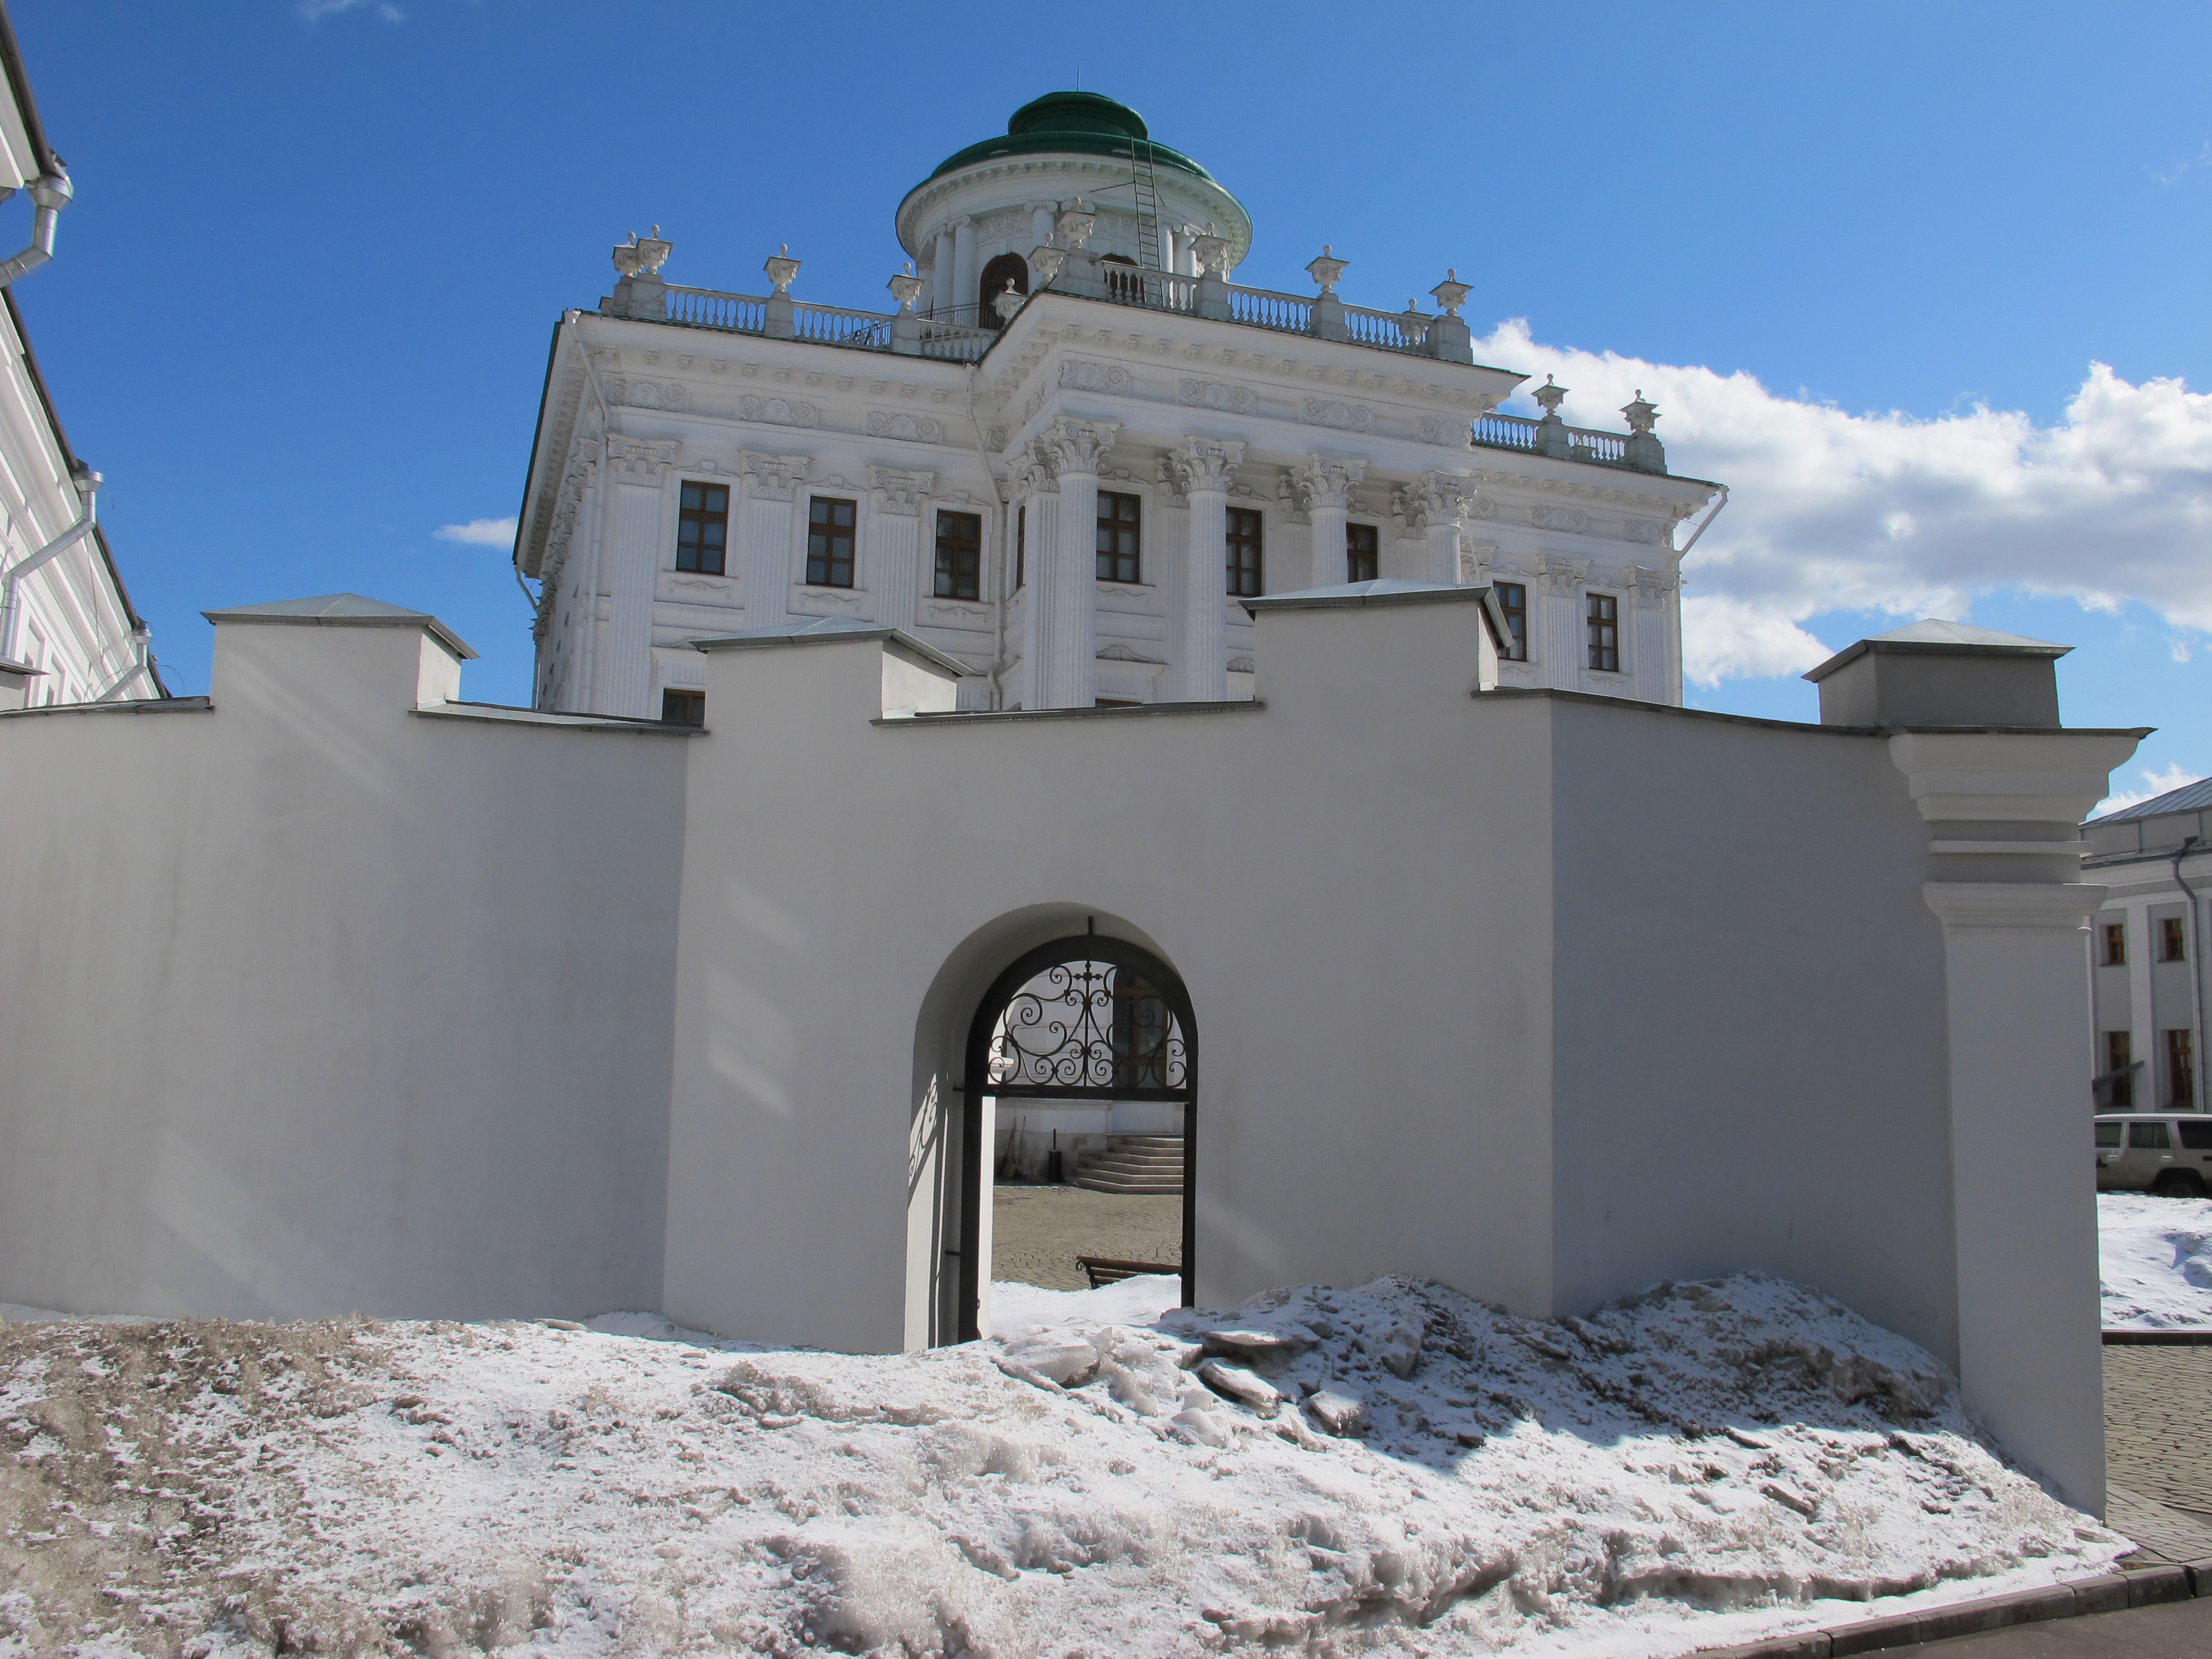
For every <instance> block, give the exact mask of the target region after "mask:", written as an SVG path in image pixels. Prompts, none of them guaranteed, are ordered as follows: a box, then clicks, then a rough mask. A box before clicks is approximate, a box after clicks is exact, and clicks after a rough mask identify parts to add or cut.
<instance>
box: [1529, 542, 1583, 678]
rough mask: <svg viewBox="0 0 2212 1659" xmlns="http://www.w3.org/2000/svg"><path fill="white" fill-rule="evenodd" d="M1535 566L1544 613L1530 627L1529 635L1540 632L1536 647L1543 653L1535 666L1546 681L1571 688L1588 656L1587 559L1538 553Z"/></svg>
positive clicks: (1581, 676) (1581, 674) (1580, 674)
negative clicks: (1585, 626)
mask: <svg viewBox="0 0 2212 1659" xmlns="http://www.w3.org/2000/svg"><path fill="white" fill-rule="evenodd" d="M1536 568H1537V571H1538V573H1539V575H1540V579H1541V586H1542V588H1543V592H1542V595H1541V599H1540V601H1539V603H1540V604H1541V607H1542V610H1543V615H1542V616H1541V617H1540V618H1536V619H1534V622H1532V625H1531V626H1530V629H1529V633H1530V634H1531V635H1539V634H1541V638H1542V643H1541V646H1540V647H1538V648H1539V649H1540V650H1541V651H1542V653H1543V654H1542V655H1541V657H1539V658H1538V659H1537V661H1536V669H1537V671H1538V672H1539V673H1540V674H1541V676H1542V678H1543V681H1544V684H1547V685H1553V686H1558V687H1559V688H1560V689H1561V690H1567V691H1571V690H1575V689H1576V688H1577V687H1578V686H1579V685H1581V684H1582V683H1583V664H1584V663H1585V662H1587V661H1588V660H1589V658H1588V656H1587V655H1586V654H1585V646H1586V644H1587V641H1586V640H1585V637H1584V635H1583V616H1582V609H1581V607H1582V587H1583V577H1585V576H1587V575H1588V574H1589V560H1588V559H1563V558H1561V557H1559V555H1557V554H1556V553H1540V554H1538V555H1537V556H1536ZM1535 623H1541V627H1538V626H1536V625H1535ZM1532 642H1533V641H1532Z"/></svg>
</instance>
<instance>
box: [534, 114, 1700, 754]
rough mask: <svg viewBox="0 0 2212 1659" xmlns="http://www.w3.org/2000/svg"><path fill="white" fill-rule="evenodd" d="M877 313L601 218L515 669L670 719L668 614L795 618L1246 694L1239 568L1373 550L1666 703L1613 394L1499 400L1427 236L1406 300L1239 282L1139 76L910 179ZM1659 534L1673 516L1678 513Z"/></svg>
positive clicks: (1529, 678) (1678, 487) (707, 619)
mask: <svg viewBox="0 0 2212 1659" xmlns="http://www.w3.org/2000/svg"><path fill="white" fill-rule="evenodd" d="M896 228H897V233H898V236H899V240H900V242H901V244H902V246H903V247H904V248H905V250H906V251H907V252H908V253H909V254H910V255H911V256H912V261H911V264H909V266H908V271H907V272H906V273H904V274H901V275H896V276H892V277H891V278H890V283H889V284H888V287H889V288H890V291H891V293H892V295H893V297H894V299H895V300H896V301H897V309H896V310H895V311H866V310H855V309H852V308H849V307H840V306H829V305H821V304H816V303H813V302H811V301H801V300H799V299H797V298H796V297H794V294H793V289H795V288H797V287H799V281H798V279H799V272H800V269H801V267H800V263H799V260H798V259H796V258H791V257H790V256H789V252H788V250H785V252H782V253H780V254H778V255H777V256H776V257H775V258H770V259H769V261H768V263H767V266H766V274H767V276H768V277H769V291H767V292H766V293H762V294H751V295H748V294H739V293H730V292H724V291H720V290H716V289H697V288H686V287H682V286H678V285H676V284H671V283H667V282H665V279H664V278H663V277H662V276H661V275H660V269H661V266H662V264H663V262H664V261H665V260H666V258H668V256H669V253H670V251H671V249H670V244H669V243H668V242H667V241H665V240H662V239H661V238H660V237H659V234H658V227H656V228H655V233H656V234H654V235H653V236H651V237H647V238H645V239H643V240H638V239H635V238H634V239H633V240H632V241H631V242H629V243H628V244H625V245H624V246H622V247H618V248H617V249H616V250H615V256H616V266H617V270H618V271H619V272H620V273H621V277H620V280H619V281H618V282H617V283H616V285H615V291H614V293H613V294H612V295H611V296H609V297H608V298H606V299H605V300H603V301H601V302H600V305H599V310H598V311H597V312H596V313H591V312H580V311H578V312H570V313H568V314H567V315H566V316H565V317H564V318H563V319H562V321H561V323H560V324H559V325H558V326H557V327H556V330H555V332H554V339H553V346H552V353H551V361H550V364H549V366H548V371H547V375H546V380H545V390H544V400H543V403H542V404H541V407H540V410H539V415H538V431H537V436H536V441H535V443H534V446H533V448H532V458H531V465H530V472H529V477H528V482H527V484H526V489H525V493H524V500H523V504H522V508H521V513H520V531H519V534H518V537H517V541H516V546H515V562H516V566H517V568H518V569H519V570H520V572H521V574H523V575H524V576H526V577H527V578H531V579H533V580H538V581H539V582H541V583H542V584H543V598H542V600H541V601H540V605H539V614H538V678H537V690H536V702H537V703H538V707H540V708H548V709H558V710H566V711H572V712H589V713H596V714H618V715H624V716H629V717H632V718H660V717H666V718H672V719H696V718H699V717H701V703H700V701H699V699H700V696H701V693H702V690H703V687H704V684H705V681H704V677H703V673H702V666H701V664H700V661H699V659H698V658H697V656H696V653H693V652H692V651H691V650H690V645H689V642H690V641H691V640H693V639H696V638H698V637H701V636H702V635H717V634H726V633H729V632H732V631H735V630H739V629H780V628H783V627H785V626H787V625H788V624H790V623H793V622H794V621H799V622H804V621H805V620H807V619H810V618H823V619H841V620H848V621H860V622H867V623H880V624H883V625H885V626H890V627H894V628H899V629H906V630H908V631H909V632H911V633H912V634H913V635H915V637H916V638H917V639H919V640H921V641H923V642H925V643H927V645H929V646H931V647H934V648H935V649H937V650H939V651H942V652H943V653H945V654H946V655H947V656H948V657H949V658H951V659H953V660H955V661H957V662H958V663H959V664H960V665H961V684H960V693H959V704H960V707H961V708H966V709H1015V708H1025V709H1037V708H1085V707H1090V706H1092V705H1093V704H1097V703H1104V704H1109V705H1111V704H1149V703H1160V702H1206V701H1216V700H1221V699H1227V698H1239V697H1249V696H1251V694H1252V684H1253V672H1254V668H1255V663H1254V651H1255V641H1254V634H1253V628H1252V623H1251V619H1250V617H1249V616H1248V615H1247V614H1246V613H1245V612H1244V611H1243V610H1242V609H1241V608H1240V607H1239V605H1237V600H1239V599H1244V598H1251V597H1256V596H1261V595H1265V594H1268V593H1274V592H1285V591H1291V590H1296V589H1303V588H1309V587H1314V586H1334V585H1339V584H1342V583H1346V582H1350V581H1360V580H1373V579H1376V578H1383V579H1394V578H1395V579H1401V580H1420V581H1427V582H1442V583H1462V582H1463V583H1469V584H1474V585H1485V584H1487V585H1490V586H1492V587H1493V588H1494V590H1495V592H1496V593H1497V595H1498V600H1499V603H1500V605H1501V608H1502V610H1503V611H1504V614H1505V616H1506V618H1507V623H1508V626H1509V628H1510V631H1511V635H1512V639H1513V646H1512V650H1511V652H1510V655H1509V657H1508V659H1507V660H1506V661H1505V662H1504V665H1502V666H1501V670H1500V675H1501V679H1502V681H1503V683H1504V684H1508V685H1517V686H1552V687H1559V688H1562V689H1567V690H1587V691H1595V692H1601V693H1603V694H1605V695H1607V696H1626V697H1634V698H1638V699H1640V700H1643V701H1645V702H1663V703H1679V702H1680V701H1681V648H1680V637H1681V628H1680V574H1679V566H1680V557H1681V553H1682V551H1683V550H1684V548H1685V546H1686V542H1687V540H1688V539H1689V538H1690V535H1691V534H1692V532H1685V531H1684V529H1683V526H1684V525H1685V521H1686V520H1692V519H1693V518H1694V517H1696V516H1697V515H1699V514H1700V513H1710V512H1711V511H1713V510H1717V500H1718V498H1719V496H1720V494H1721V492H1720V490H1719V487H1718V486H1717V485H1714V484H1711V483H1705V482H1704V481H1701V480H1698V479H1693V478H1682V477H1674V476H1671V475H1670V474H1669V473H1668V471H1667V466H1666V457H1665V452H1664V450H1663V447H1662V445H1661V443H1660V441H1659V440H1658V438H1657V437H1656V435H1655V434H1654V431H1653V422H1654V421H1655V420H1656V410H1655V409H1654V408H1653V407H1652V406H1651V405H1650V404H1647V403H1645V402H1644V401H1643V400H1642V398H1638V400H1637V401H1636V402H1634V403H1632V404H1629V405H1628V406H1627V408H1626V410H1623V411H1622V413H1623V414H1624V415H1625V416H1626V418H1627V421H1628V429H1627V430H1626V431H1609V432H1607V431H1592V430H1587V429H1584V428H1579V427H1574V426H1570V425H1568V424H1567V422H1566V420H1565V416H1563V415H1562V414H1561V412H1560V405H1561V403H1562V400H1563V399H1564V398H1565V397H1566V396H1567V393H1566V392H1565V390H1564V389H1563V388H1559V387H1557V386H1551V385H1549V384H1548V383H1547V385H1546V386H1544V387H1543V388H1541V389H1540V390H1539V391H1538V392H1537V393H1536V397H1537V400H1538V402H1539V404H1541V406H1543V408H1544V409H1545V410H1546V414H1545V417H1544V418H1543V419H1542V420H1541V421H1538V420H1529V419H1523V418H1519V417H1513V416H1499V415H1498V414H1497V413H1495V410H1497V408H1498V405H1499V404H1501V403H1502V402H1504V400H1505V398H1508V397H1509V396H1510V395H1511V394H1512V393H1513V392H1514V391H1515V389H1516V387H1518V386H1521V385H1522V382H1523V381H1524V380H1526V379H1527V376H1526V375H1525V374H1522V372H1520V371H1519V370H1515V369H1505V368H1491V367H1488V366H1486V365H1483V364H1480V363H1477V362H1474V354H1473V349H1472V346H1471V343H1470V342H1471V335H1470V331H1469V330H1468V325H1467V324H1466V323H1465V321H1464V320H1462V318H1461V317H1460V315H1459V314H1458V313H1459V310H1460V307H1461V306H1462V304H1463V303H1464V301H1465V300H1466V298H1467V295H1468V286H1467V285H1466V284H1463V283H1460V282H1458V281H1457V280H1456V278H1455V276H1453V275H1452V274H1450V273H1449V272H1447V273H1445V274H1444V278H1443V281H1442V282H1441V283H1437V285H1436V287H1435V288H1434V289H1432V290H1431V301H1432V303H1431V304H1430V305H1429V306H1428V307H1426V308H1425V309H1424V308H1422V307H1414V306H1412V305H1410V304H1409V305H1408V307H1407V309H1406V310H1405V311H1404V312H1402V313H1399V312H1385V311H1377V310H1370V309H1367V308H1364V307H1358V306H1354V305H1349V304H1346V302H1345V301H1343V300H1342V299H1341V298H1340V296H1339V295H1338V294H1337V292H1336V288H1337V283H1338V282H1339V280H1340V278H1341V277H1342V276H1343V275H1344V272H1345V270H1346V264H1347V261H1346V260H1345V259H1343V258H1338V257H1336V256H1335V255H1334V253H1333V252H1330V251H1329V250H1328V249H1323V250H1322V252H1321V254H1320V255H1319V257H1317V258H1315V259H1314V260H1313V261H1312V262H1311V263H1310V264H1309V265H1308V266H1307V270H1308V273H1309V275H1310V276H1311V277H1312V278H1313V280H1314V283H1315V285H1316V291H1315V292H1313V293H1309V294H1305V295H1292V294H1286V293H1279V292H1273V291H1270V290H1267V289H1251V288H1245V287H1242V286H1238V285H1237V284H1234V283H1230V282H1229V281H1228V280H1227V278H1228V276H1229V273H1230V272H1231V270H1233V269H1234V268H1235V267H1236V266H1237V264H1238V263H1239V262H1240V261H1241V260H1243V258H1244V256H1245V253H1246V252H1247V251H1248V250H1249V247H1250V246H1251V241H1252V225H1251V222H1250V219H1249V216H1248V215H1247V214H1246V213H1245V211H1244V209H1243V206H1242V205H1241V204H1239V203H1238V202H1237V198H1236V197H1234V196H1232V195H1231V194H1230V192H1229V191H1227V190H1225V188H1223V186H1222V185H1220V184H1219V183H1218V182H1217V181H1216V180H1215V179H1213V178H1212V176H1211V175H1210V174H1208V173H1206V170H1205V169H1204V168H1203V167H1200V166H1199V165H1198V164H1197V163H1196V162H1195V161H1191V160H1190V159H1189V158H1188V157H1187V156H1184V155H1181V154H1179V153H1178V152H1176V151H1174V150H1172V149H1168V148H1167V147H1166V146H1164V145H1162V144H1158V143H1155V142H1154V141H1152V139H1151V138H1150V137H1149V136H1148V135H1147V131H1146V126H1145V123H1144V121H1143V120H1142V119H1141V118H1139V116H1138V115H1137V114H1136V112H1134V111H1133V110H1130V109H1128V108H1127V107H1125V106H1122V105H1120V104H1118V103H1115V101H1114V100H1111V99H1109V98H1105V97H1103V96H1100V95H1098V94H1094V93H1054V94H1048V96H1046V97H1043V98H1040V99H1038V100H1036V101H1035V102H1034V103H1031V104H1030V105H1028V106H1024V108H1022V109H1021V110H1018V111H1017V112H1015V114H1014V116H1013V118H1012V120H1011V121H1010V122H1009V123H1008V131H1007V133H1006V136H1005V137H1002V138H997V139H992V140H987V141H986V142H984V143H980V144H976V145H973V146H970V147H969V149H963V150H962V151H960V152H959V153H958V154H957V155H953V156H952V157H951V158H950V159H949V160H947V161H945V163H944V164H943V165H941V166H940V167H938V168H937V170H936V171H935V172H934V173H932V174H931V175H930V177H929V178H928V179H926V180H925V181H924V182H923V183H921V184H920V185H916V186H915V188H914V190H912V191H909V192H908V195H907V197H906V198H905V200H904V201H903V202H902V203H901V204H899V207H898V210H897V213H896ZM1678 544H1682V545H1678Z"/></svg>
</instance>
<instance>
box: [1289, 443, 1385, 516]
mask: <svg viewBox="0 0 2212 1659" xmlns="http://www.w3.org/2000/svg"><path fill="white" fill-rule="evenodd" d="M1366 476H1367V463H1366V462H1364V461H1330V460H1324V459H1322V458H1321V457H1320V456H1318V455H1309V456H1307V457H1306V458H1305V459H1304V460H1302V461H1299V462H1297V464H1296V465H1293V466H1292V467H1291V487H1292V488H1293V489H1296V490H1297V492H1298V499H1299V500H1301V501H1304V503H1305V508H1306V511H1307V512H1309V513H1310V512H1312V511H1313V510H1314V508H1316V507H1350V506H1351V505H1352V491H1353V490H1355V489H1358V488H1359V482H1360V480H1361V479H1363V478H1364V477H1366Z"/></svg>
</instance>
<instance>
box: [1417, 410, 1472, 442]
mask: <svg viewBox="0 0 2212 1659" xmlns="http://www.w3.org/2000/svg"><path fill="white" fill-rule="evenodd" d="M1413 429H1414V432H1415V433H1416V434H1417V435H1419V438H1420V441H1422V442H1423V443H1425V444H1443V445H1445V446H1446V447H1459V448H1467V447H1471V446H1472V445H1473V443H1474V424H1473V423H1472V422H1468V421H1455V420H1453V419H1452V418H1451V417H1450V416H1446V415H1423V416H1419V418H1418V419H1416V420H1415V421H1414V422H1413Z"/></svg>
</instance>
